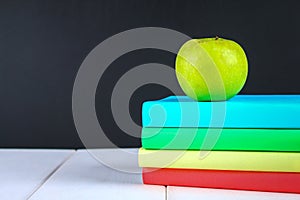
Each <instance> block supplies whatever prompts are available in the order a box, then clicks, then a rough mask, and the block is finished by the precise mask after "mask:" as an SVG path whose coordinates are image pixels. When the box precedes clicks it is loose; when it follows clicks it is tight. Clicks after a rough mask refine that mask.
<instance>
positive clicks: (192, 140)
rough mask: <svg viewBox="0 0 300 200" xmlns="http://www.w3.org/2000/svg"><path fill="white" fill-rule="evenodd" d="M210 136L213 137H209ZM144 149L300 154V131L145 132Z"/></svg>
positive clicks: (160, 130) (185, 129)
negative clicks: (294, 152)
mask: <svg viewBox="0 0 300 200" xmlns="http://www.w3.org/2000/svg"><path fill="white" fill-rule="evenodd" d="M207 134H210V135H209V137H207ZM204 141H205V143H204ZM206 144H209V145H208V147H209V148H210V149H207V148H206V147H205V145H206ZM142 147H143V148H145V149H177V150H184V149H189V150H220V151H227V150H228V151H229V150H231V151H232V150H236V151H299V152H300V129H229V128H225V129H217V128H214V129H210V130H209V129H208V128H143V129H142ZM211 147H212V149H211Z"/></svg>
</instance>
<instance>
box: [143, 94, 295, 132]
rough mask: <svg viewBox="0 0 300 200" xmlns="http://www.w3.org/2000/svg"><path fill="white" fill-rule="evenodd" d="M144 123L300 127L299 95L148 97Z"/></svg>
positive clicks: (164, 125)
mask: <svg viewBox="0 0 300 200" xmlns="http://www.w3.org/2000/svg"><path fill="white" fill-rule="evenodd" d="M142 124H143V127H205V128H207V127H212V128H222V127H224V128H300V95H236V96H235V97H233V98H231V99H230V100H228V101H220V102H197V101H194V100H192V99H190V98H189V97H187V96H170V97H167V98H165V99H161V100H157V101H147V102H144V103H143V106H142Z"/></svg>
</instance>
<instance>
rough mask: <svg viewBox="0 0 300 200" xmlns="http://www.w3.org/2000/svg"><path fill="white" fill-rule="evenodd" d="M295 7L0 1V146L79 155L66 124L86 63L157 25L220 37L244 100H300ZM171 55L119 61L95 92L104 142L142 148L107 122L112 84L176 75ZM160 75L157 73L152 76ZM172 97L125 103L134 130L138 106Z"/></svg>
mask: <svg viewBox="0 0 300 200" xmlns="http://www.w3.org/2000/svg"><path fill="white" fill-rule="evenodd" d="M299 10H300V3H299V1H296V0H286V1H260V0H251V1H250V0H249V1H238V0H235V1H233V0H195V1H192V0H187V1H182V0H172V1H171V0H163V1H162V0H143V1H141V0H126V1H123V0H99V1H91V0H85V1H51V0H49V1H46V0H45V1H39V0H36V1H21V0H20V1H17V0H2V1H0V95H1V99H0V102H1V103H0V120H1V121H0V147H13V148H14V147H16V148H17V147H18V148H19V147H26V148H29V147H34V148H81V147H83V145H82V143H81V142H80V139H79V137H78V135H77V132H76V129H75V126H74V123H73V118H72V107H71V106H72V105H71V102H72V87H73V82H74V79H75V76H76V73H77V70H78V68H79V66H80V64H81V63H82V61H83V59H84V58H85V56H86V55H87V54H88V53H89V52H90V51H91V50H92V49H93V48H94V47H95V46H96V45H97V44H99V43H100V42H102V41H103V40H105V39H106V38H108V37H110V36H112V35H114V34H116V33H119V32H121V31H124V30H127V29H131V28H137V27H144V26H158V27H165V28H170V29H174V30H177V31H180V32H183V33H185V34H187V35H189V36H191V37H196V38H200V37H207V36H215V35H218V36H221V37H224V38H230V39H234V40H236V41H238V42H239V43H240V44H242V46H243V47H244V49H245V50H246V52H247V55H248V59H249V67H250V71H249V77H248V80H247V83H246V85H245V87H244V89H243V90H242V93H244V94H246V93H247V94H285V93H293V94H297V93H300V80H299V72H300V70H299V68H300V54H299V53H300V51H299V46H300V25H299V24H300V12H299ZM174 58H175V55H173V54H170V53H166V52H163V51H159V50H140V51H135V52H131V53H129V54H126V55H124V56H122V57H120V58H119V59H118V60H116V61H115V62H114V63H113V64H112V65H111V66H110V67H109V69H108V70H107V72H106V73H105V76H104V77H103V78H102V79H101V81H100V83H99V85H102V86H103V88H104V89H102V90H100V89H99V90H98V91H97V95H96V108H97V112H98V117H99V119H101V120H100V123H101V125H103V128H104V130H106V132H107V135H108V137H109V138H110V139H111V140H112V141H113V142H114V143H115V144H116V145H118V146H121V147H137V146H140V141H139V139H137V138H133V137H130V136H127V135H126V134H124V133H123V132H122V131H121V130H119V128H118V127H116V125H115V123H114V121H113V120H112V118H111V112H110V110H109V105H110V104H109V103H110V101H109V98H110V94H111V90H112V88H113V86H114V84H115V82H116V81H117V80H118V78H119V77H120V76H121V75H122V74H123V73H125V72H126V71H128V70H129V69H130V68H132V67H134V66H136V65H138V64H142V63H148V62H159V63H163V64H167V65H170V66H174ZM158 73H159V72H158ZM170 94H171V92H170V91H169V90H168V89H166V88H164V87H162V86H158V85H146V86H143V87H141V88H140V89H138V90H137V91H136V92H135V94H134V95H133V96H132V98H131V107H130V112H131V116H132V118H133V119H134V120H135V121H136V122H137V123H140V120H141V119H140V108H141V103H142V102H143V101H144V100H148V99H156V98H161V97H164V96H167V95H170Z"/></svg>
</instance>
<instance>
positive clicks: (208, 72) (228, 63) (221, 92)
mask: <svg viewBox="0 0 300 200" xmlns="http://www.w3.org/2000/svg"><path fill="white" fill-rule="evenodd" d="M247 74H248V62H247V57H246V54H245V52H244V50H243V48H242V47H241V46H240V45H239V44H238V43H236V42H234V41H232V40H228V39H223V38H219V37H215V38H203V39H192V40H189V41H187V42H186V43H185V44H184V45H183V46H182V47H181V48H180V50H179V52H178V55H177V57H176V76H177V79H178V82H179V85H180V86H181V88H182V90H183V91H184V93H185V94H186V95H187V96H189V97H191V98H193V99H195V100H197V101H224V100H228V99H230V98H231V97H233V96H235V95H236V94H237V93H238V92H239V91H240V90H241V89H242V87H243V86H244V84H245V82H246V79H247Z"/></svg>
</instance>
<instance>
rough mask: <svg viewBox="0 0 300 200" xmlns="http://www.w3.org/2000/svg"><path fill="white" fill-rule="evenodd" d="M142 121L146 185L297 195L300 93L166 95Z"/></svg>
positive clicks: (145, 112)
mask: <svg viewBox="0 0 300 200" xmlns="http://www.w3.org/2000/svg"><path fill="white" fill-rule="evenodd" d="M218 105H222V106H218ZM224 108H225V109H224ZM213 109H216V110H214V111H212V110H213ZM218 109H219V110H222V109H223V110H222V112H221V111H220V112H219V111H218ZM224 111H225V113H223V112H224ZM218 118H220V119H218ZM214 119H218V120H219V121H220V120H221V121H222V120H223V121H222V123H218V122H216V120H214ZM142 123H143V129H142V148H141V149H140V150H139V165H140V166H141V167H143V181H144V183H145V184H158V185H174V186H192V187H206V188H223V189H238V190H256V191H270V192H290V193H300V95H237V96H235V97H233V98H232V99H230V100H228V101H226V104H225V106H224V102H197V101H194V100H192V99H190V98H188V97H186V96H170V97H168V98H165V99H162V100H157V101H148V102H145V103H144V104H143V107H142ZM220 125H221V126H220Z"/></svg>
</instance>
